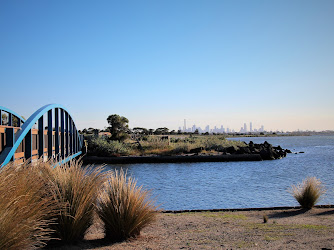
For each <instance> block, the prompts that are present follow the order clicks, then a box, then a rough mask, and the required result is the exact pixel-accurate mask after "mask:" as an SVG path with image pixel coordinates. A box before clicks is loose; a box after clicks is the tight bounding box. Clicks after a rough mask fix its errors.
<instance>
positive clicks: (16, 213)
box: [0, 162, 56, 249]
mask: <svg viewBox="0 0 334 250" xmlns="http://www.w3.org/2000/svg"><path fill="white" fill-rule="evenodd" d="M39 163H40V164H37V165H36V166H33V165H32V164H30V163H28V162H27V163H25V164H23V165H21V166H16V165H14V164H13V163H9V164H7V165H6V166H4V167H3V168H1V169H0V180H1V181H0V249H34V248H39V247H43V246H45V245H46V243H47V242H48V241H49V240H50V238H51V233H52V230H51V229H50V228H49V224H50V223H51V222H52V217H53V215H54V214H55V208H56V206H55V203H54V200H53V198H52V197H53V187H51V186H50V183H49V182H48V181H46V180H45V179H44V178H43V175H42V174H41V173H43V171H44V169H45V168H44V165H45V164H47V163H41V162H39Z"/></svg>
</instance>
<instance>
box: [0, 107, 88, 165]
mask: <svg viewBox="0 0 334 250" xmlns="http://www.w3.org/2000/svg"><path fill="white" fill-rule="evenodd" d="M82 142H83V138H82V136H81V135H80V134H79V132H78V130H77V128H76V126H75V123H74V121H73V119H72V116H71V115H70V113H69V112H68V111H67V109H66V108H64V107H63V106H62V105H58V104H48V105H45V106H43V107H41V108H40V109H38V110H37V111H36V112H35V113H34V114H32V115H31V116H30V117H29V118H28V119H27V120H25V119H24V118H23V117H21V116H20V115H19V114H17V113H15V112H14V111H12V110H10V109H8V108H5V107H2V106H0V168H1V167H3V166H5V165H6V164H7V163H9V162H10V161H14V162H15V163H18V164H20V163H23V162H24V161H26V160H31V161H34V160H37V159H39V158H42V159H43V160H47V159H51V158H52V159H55V160H57V161H58V162H63V163H64V162H67V161H69V160H71V159H73V158H75V157H77V156H78V155H80V154H81V153H82V151H81V149H82Z"/></svg>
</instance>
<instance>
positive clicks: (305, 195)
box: [290, 177, 326, 209]
mask: <svg viewBox="0 0 334 250" xmlns="http://www.w3.org/2000/svg"><path fill="white" fill-rule="evenodd" d="M290 192H291V193H292V195H293V197H294V198H295V199H296V200H297V201H298V203H299V204H300V206H301V207H302V208H304V209H311V208H312V207H313V206H314V205H315V204H316V203H317V202H318V200H319V198H320V197H321V195H323V194H324V193H325V192H326V191H325V188H324V186H323V185H322V184H321V181H320V180H318V179H317V178H315V177H308V178H306V179H305V180H304V181H303V182H302V183H299V184H298V185H297V186H295V185H292V187H291V190H290Z"/></svg>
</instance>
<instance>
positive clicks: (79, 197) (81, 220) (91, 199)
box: [48, 160, 105, 243]
mask: <svg viewBox="0 0 334 250" xmlns="http://www.w3.org/2000/svg"><path fill="white" fill-rule="evenodd" d="M48 179H49V180H50V181H51V182H52V183H54V186H55V196H54V199H55V202H56V204H57V210H58V213H57V215H56V216H55V222H56V223H55V224H52V225H51V228H52V229H53V230H54V231H55V236H56V237H57V238H59V239H60V240H61V241H62V242H64V243H68V242H71V243H73V242H76V241H78V240H81V239H83V238H84V234H85V232H86V231H87V229H88V228H89V227H90V226H91V225H92V223H93V215H94V209H95V202H96V200H97V196H98V194H99V190H100V188H101V186H102V184H103V182H104V180H105V179H104V174H102V168H101V167H95V168H92V167H85V168H83V167H82V162H81V161H78V160H75V161H70V162H69V163H66V164H64V165H60V166H58V167H56V168H54V169H49V171H48Z"/></svg>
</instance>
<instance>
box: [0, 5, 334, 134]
mask: <svg viewBox="0 0 334 250" xmlns="http://www.w3.org/2000/svg"><path fill="white" fill-rule="evenodd" d="M333 12H334V1H331V0H322V1H309V0H306V1H302V0H292V1H287V0H282V1H260V0H254V1H246V0H240V1H220V0H217V1H213V0H211V1H210V0H209V1H200V0H194V1H190V0H185V1H175V0H170V1H153V0H151V1H140V2H139V1H121V2H118V1H117V2H116V1H98V2H96V1H70V2H67V1H66V2H65V1H63V2H60V1H42V0H36V1H32V2H31V1H16V0H13V1H1V2H0V35H1V39H0V58H1V59H0V84H1V90H0V93H1V102H0V105H1V106H5V107H7V108H9V109H11V110H14V111H15V112H17V113H19V114H20V115H23V116H25V117H26V118H28V117H29V116H30V115H31V114H32V113H33V112H34V111H36V110H37V109H38V108H40V107H41V106H44V105H45V104H48V103H59V104H62V105H63V106H65V107H66V108H67V109H68V110H69V111H70V112H71V114H72V116H73V118H74V121H75V122H76V125H77V127H78V128H79V129H83V128H89V127H94V128H99V129H103V128H104V127H106V126H108V124H107V120H106V119H107V117H108V116H109V115H111V114H119V115H121V116H125V117H127V118H128V119H129V121H130V123H129V125H130V127H132V128H133V127H145V128H154V129H155V128H158V127H168V128H169V129H170V130H173V129H175V130H177V129H178V128H179V127H183V121H184V119H186V120H187V127H191V126H192V125H193V124H196V126H198V127H202V128H204V127H205V126H206V125H210V127H211V128H213V127H214V126H217V127H220V126H221V125H224V127H225V128H226V127H229V128H231V129H234V130H235V131H239V130H240V127H241V126H243V124H244V123H247V124H248V125H249V122H252V123H253V127H254V128H258V127H260V126H261V125H264V127H265V129H266V130H268V131H270V130H273V131H275V130H283V131H295V130H298V129H300V130H316V131H320V130H334V115H333V111H332V109H333V107H334V98H333V96H332V95H333V93H334V70H333V69H334V60H333V58H334V29H333V24H334V15H333Z"/></svg>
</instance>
